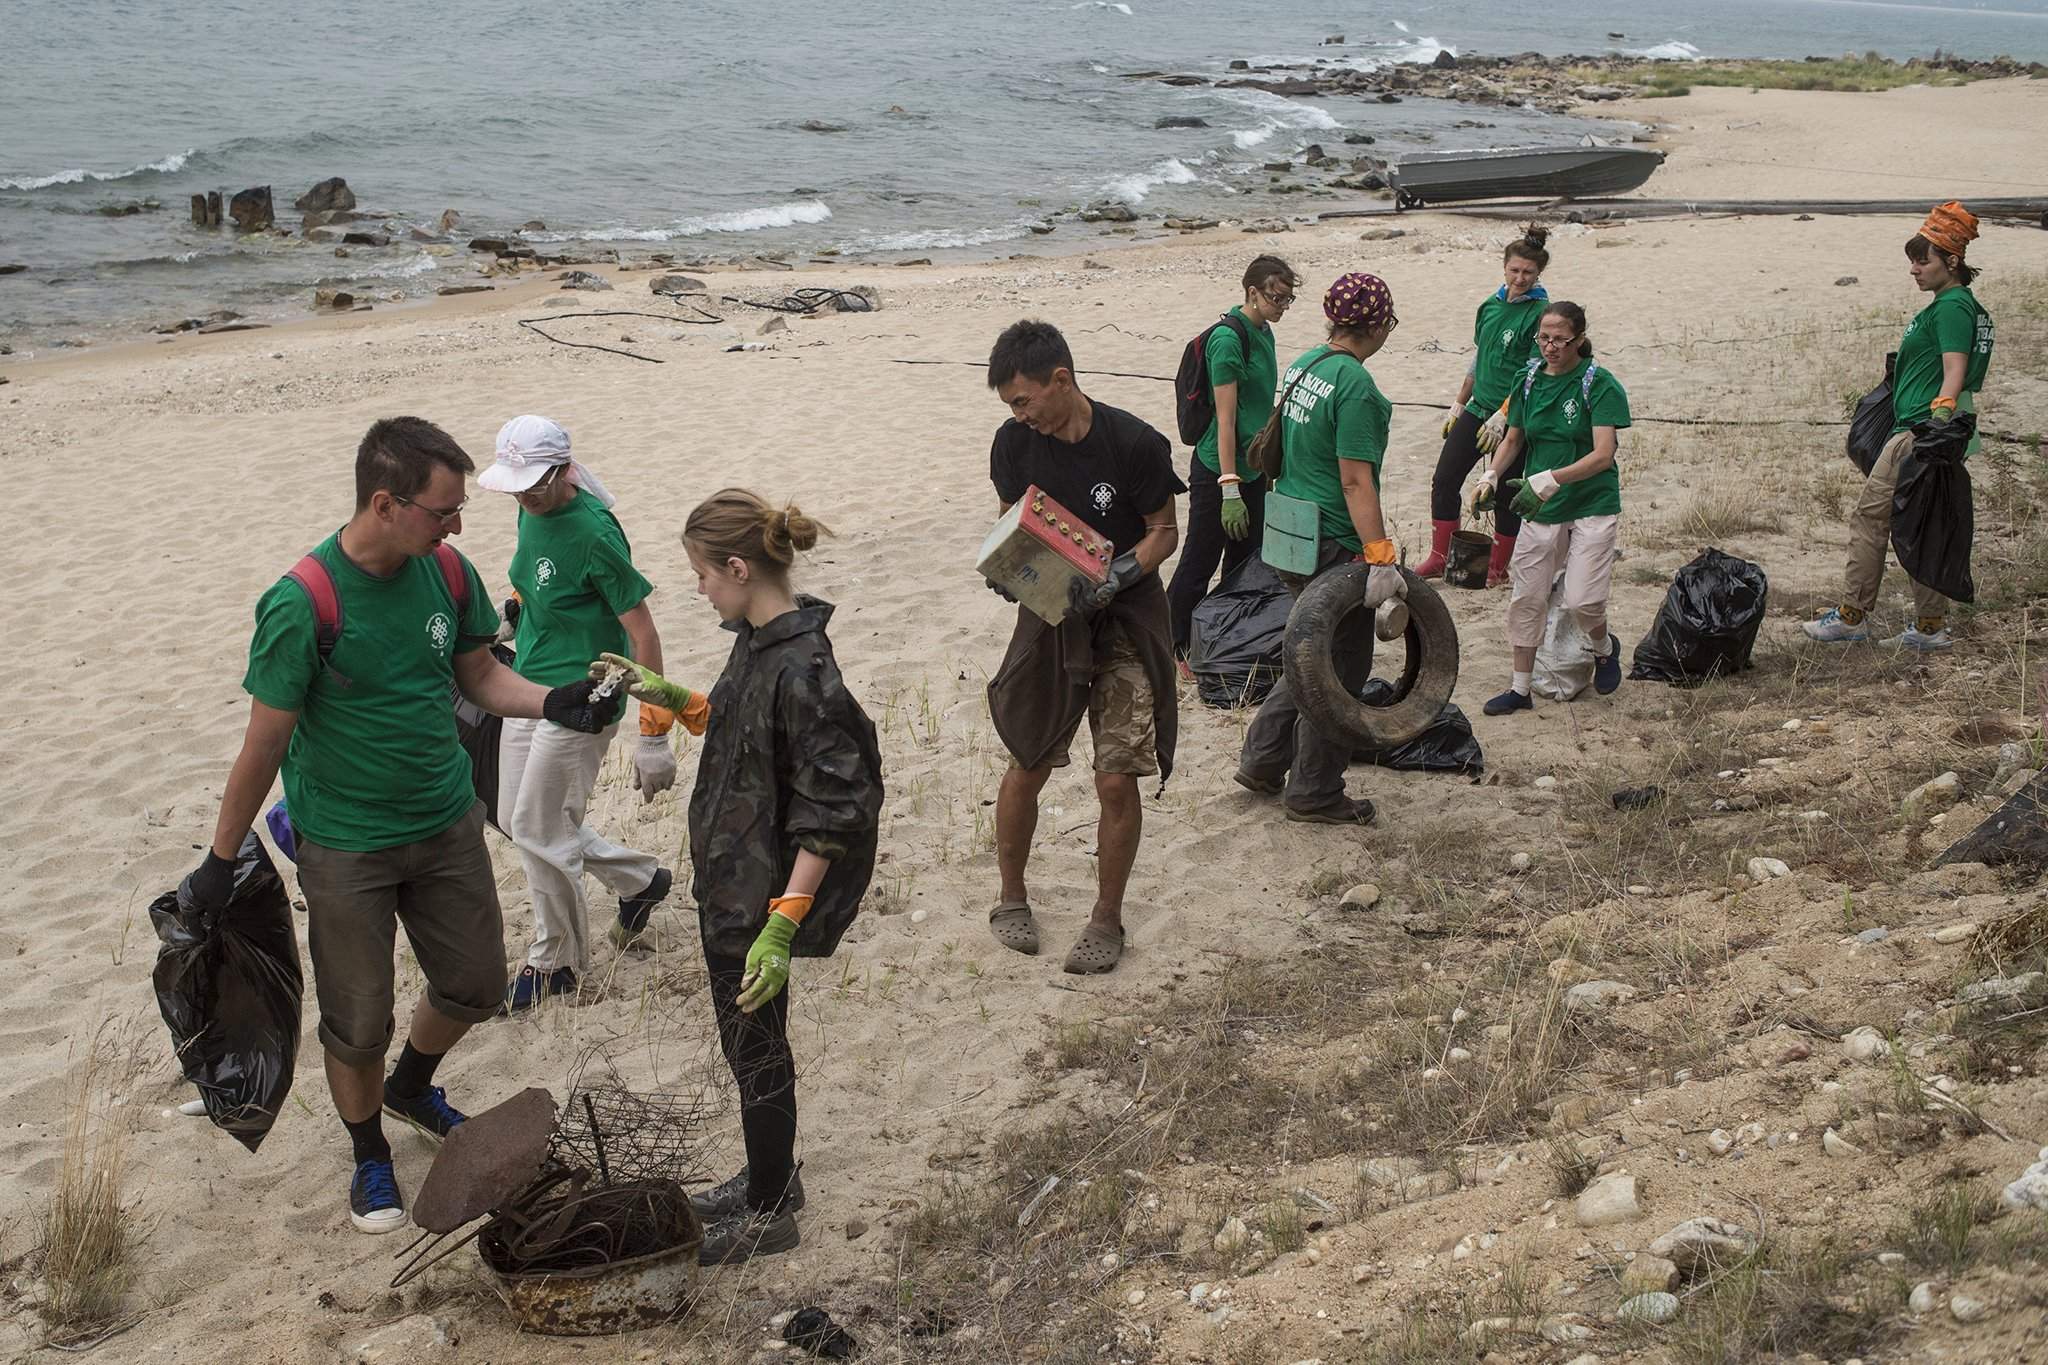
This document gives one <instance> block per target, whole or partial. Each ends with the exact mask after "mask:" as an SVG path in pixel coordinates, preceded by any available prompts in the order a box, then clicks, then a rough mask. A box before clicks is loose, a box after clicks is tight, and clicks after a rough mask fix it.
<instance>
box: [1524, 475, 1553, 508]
mask: <svg viewBox="0 0 2048 1365" xmlns="http://www.w3.org/2000/svg"><path fill="white" fill-rule="evenodd" d="M1557 489H1558V482H1557V475H1555V474H1553V473H1551V472H1550V471H1549V470H1547V469H1545V470H1540V471H1538V472H1537V473H1534V474H1531V475H1530V476H1529V491H1530V492H1532V493H1534V494H1535V495H1536V496H1537V497H1539V498H1541V499H1543V500H1544V501H1545V502H1549V501H1550V499H1551V496H1552V495H1553V494H1555V493H1556V492H1557Z"/></svg>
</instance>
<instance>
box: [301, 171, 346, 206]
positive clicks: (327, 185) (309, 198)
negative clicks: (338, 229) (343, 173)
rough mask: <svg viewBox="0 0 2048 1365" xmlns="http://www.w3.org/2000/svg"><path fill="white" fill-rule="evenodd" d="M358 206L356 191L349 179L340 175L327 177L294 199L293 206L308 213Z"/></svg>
mask: <svg viewBox="0 0 2048 1365" xmlns="http://www.w3.org/2000/svg"><path fill="white" fill-rule="evenodd" d="M355 206H356V192H355V191H354V190H352V189H350V188H349V187H348V181H346V180H343V179H342V178H341V177H340V176H338V175H335V176H329V177H328V178H327V179H325V180H323V181H321V182H320V183H319V184H317V185H315V186H314V187H313V188H312V189H310V190H307V191H306V192H305V193H304V194H302V195H300V196H299V197H298V198H296V199H294V200H292V207H293V208H295V209H299V210H302V211H304V212H307V213H324V212H326V211H327V210H329V209H352V208H354V207H355Z"/></svg>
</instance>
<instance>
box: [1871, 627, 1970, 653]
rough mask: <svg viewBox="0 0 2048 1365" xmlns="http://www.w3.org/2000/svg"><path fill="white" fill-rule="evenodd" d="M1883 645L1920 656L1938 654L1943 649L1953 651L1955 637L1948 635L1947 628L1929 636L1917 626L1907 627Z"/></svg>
mask: <svg viewBox="0 0 2048 1365" xmlns="http://www.w3.org/2000/svg"><path fill="white" fill-rule="evenodd" d="M1885 643H1886V644H1888V645H1895V646H1897V647H1898V648H1900V649H1911V650H1917V651H1918V652H1919V653H1922V654H1938V653H1940V652H1941V651H1942V650H1944V649H1954V648H1955V647H1956V642H1955V637H1954V636H1952V635H1950V634H1949V633H1948V627H1947V626H1943V627H1942V628H1941V629H1940V630H1937V631H1935V632H1934V633H1933V634H1931V635H1930V634H1928V633H1927V632H1926V631H1923V630H1921V629H1920V627H1918V626H1907V627H1906V629H1905V630H1904V631H1902V632H1901V633H1899V634H1897V635H1894V636H1892V638H1891V639H1889V640H1886V641H1885Z"/></svg>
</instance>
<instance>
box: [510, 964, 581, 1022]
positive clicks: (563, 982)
mask: <svg viewBox="0 0 2048 1365" xmlns="http://www.w3.org/2000/svg"><path fill="white" fill-rule="evenodd" d="M575 992H576V973H575V972H574V971H573V970H571V969H570V968H568V967H557V968H555V969H554V970H553V971H551V972H544V971H542V970H541V969H540V968H538V967H535V966H533V965H531V964H529V965H527V966H524V967H521V968H520V969H519V975H517V976H515V977H513V978H512V984H511V985H509V986H507V987H506V988H505V1003H504V1004H502V1005H500V1006H498V1017H499V1018H500V1019H503V1018H505V1017H507V1016H508V1015H514V1014H517V1013H519V1012H520V1011H521V1010H530V1009H532V1008H533V1007H534V1006H535V1005H538V1004H539V1003H540V1002H541V1001H542V1000H544V999H546V998H547V997H548V996H550V995H573V994H575Z"/></svg>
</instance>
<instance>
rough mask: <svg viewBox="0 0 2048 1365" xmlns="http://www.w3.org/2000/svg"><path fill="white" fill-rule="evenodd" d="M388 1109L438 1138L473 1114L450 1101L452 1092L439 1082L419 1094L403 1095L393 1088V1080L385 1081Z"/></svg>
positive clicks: (446, 1134) (389, 1112)
mask: <svg viewBox="0 0 2048 1365" xmlns="http://www.w3.org/2000/svg"><path fill="white" fill-rule="evenodd" d="M384 1112H385V1113H387V1114H389V1115H391V1117H393V1118H395V1119H404V1120H405V1121H406V1122H407V1123H409V1124H411V1125H412V1126H413V1127H415V1128H417V1129H419V1130H420V1131H421V1132H422V1133H424V1134H426V1135H427V1136H428V1137H430V1138H432V1139H434V1140H435V1141H436V1142H439V1141H440V1140H441V1139H442V1138H445V1137H447V1136H448V1133H449V1131H450V1130H451V1129H453V1128H454V1127H455V1125H456V1124H458V1123H461V1122H463V1121H465V1120H466V1119H468V1118H469V1115H467V1114H465V1113H463V1112H462V1111H461V1110H460V1109H457V1108H456V1107H455V1106H454V1105H452V1104H450V1103H448V1092H447V1091H446V1090H443V1089H442V1088H441V1087H440V1086H438V1085H430V1086H428V1087H427V1088H426V1089H425V1090H422V1091H421V1092H420V1093H419V1094H417V1095H401V1094H399V1093H398V1092H397V1091H395V1090H393V1089H392V1088H391V1082H390V1081H386V1082H384Z"/></svg>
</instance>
